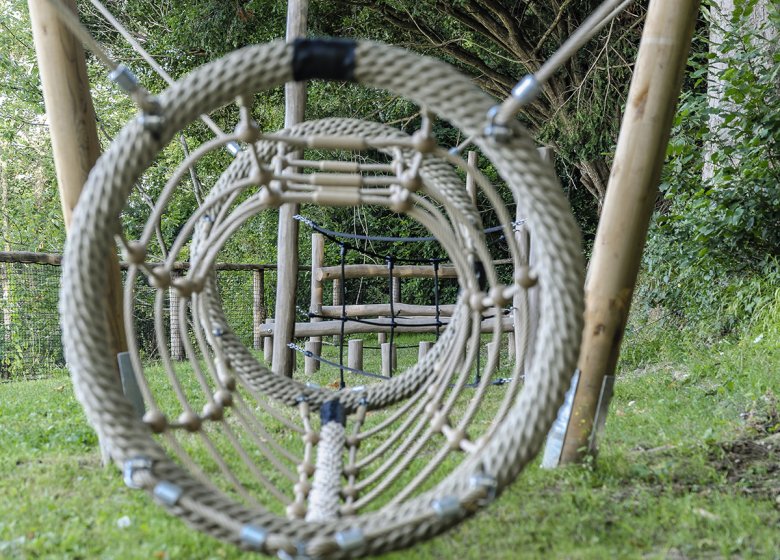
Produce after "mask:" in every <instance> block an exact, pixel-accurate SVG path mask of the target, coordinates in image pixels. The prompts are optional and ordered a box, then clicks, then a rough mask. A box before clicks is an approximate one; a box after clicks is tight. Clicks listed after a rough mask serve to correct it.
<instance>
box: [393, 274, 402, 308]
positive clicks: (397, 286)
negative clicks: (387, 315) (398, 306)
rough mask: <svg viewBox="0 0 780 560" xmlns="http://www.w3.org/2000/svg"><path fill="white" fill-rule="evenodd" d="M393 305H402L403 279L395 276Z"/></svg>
mask: <svg viewBox="0 0 780 560" xmlns="http://www.w3.org/2000/svg"><path fill="white" fill-rule="evenodd" d="M393 303H401V278H400V277H398V276H393Z"/></svg>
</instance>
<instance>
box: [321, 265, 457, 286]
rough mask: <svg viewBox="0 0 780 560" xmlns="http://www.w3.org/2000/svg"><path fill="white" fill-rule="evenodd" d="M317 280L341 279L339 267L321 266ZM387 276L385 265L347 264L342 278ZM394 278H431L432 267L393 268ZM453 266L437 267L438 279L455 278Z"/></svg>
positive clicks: (432, 274) (410, 266)
mask: <svg viewBox="0 0 780 560" xmlns="http://www.w3.org/2000/svg"><path fill="white" fill-rule="evenodd" d="M315 274H316V275H317V280H319V281H320V282H322V281H325V280H338V279H340V278H341V267H340V266H323V267H322V268H320V269H318V270H317V272H316V273H315ZM387 276H389V273H388V269H387V266H386V265H383V264H348V265H345V266H344V278H347V279H350V278H379V277H387ZM393 277H394V278H433V277H434V271H433V266H431V265H425V266H419V265H402V266H395V267H393ZM457 277H458V273H457V271H456V270H455V267H454V266H441V267H439V278H457Z"/></svg>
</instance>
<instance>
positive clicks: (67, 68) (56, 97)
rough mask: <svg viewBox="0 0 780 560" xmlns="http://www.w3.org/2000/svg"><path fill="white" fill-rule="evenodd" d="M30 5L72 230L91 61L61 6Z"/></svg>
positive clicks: (114, 322) (119, 328)
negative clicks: (62, 18) (59, 10)
mask: <svg viewBox="0 0 780 560" xmlns="http://www.w3.org/2000/svg"><path fill="white" fill-rule="evenodd" d="M62 1H63V2H64V3H65V5H66V6H67V7H68V8H69V9H71V10H73V11H74V12H75V11H76V2H75V0H62ZM28 6H29V9H30V22H31V24H32V31H33V41H34V43H35V52H36V56H37V58H38V68H39V71H40V75H41V85H42V87H43V100H44V104H45V105H46V115H47V119H48V121H49V131H50V133H51V143H52V151H53V153H54V167H55V171H56V174H57V183H58V185H59V192H60V201H61V203H62V214H63V218H64V221H65V229H66V230H67V229H68V228H69V227H70V220H71V215H72V212H73V208H75V206H76V203H77V202H78V199H79V195H80V194H81V189H82V186H83V185H84V182H85V181H86V179H87V175H88V174H89V171H90V170H91V169H92V167H93V166H94V165H95V162H96V161H97V158H98V157H99V155H100V142H99V141H98V135H97V125H96V121H95V109H94V107H93V105H92V97H91V96H90V92H89V79H88V78H87V65H86V60H85V58H84V49H83V48H82V46H81V44H80V43H79V42H78V41H77V40H76V38H75V37H73V35H72V34H71V33H70V31H68V30H67V28H66V27H65V26H64V25H63V24H62V23H61V22H60V19H59V17H58V15H57V12H56V8H54V7H53V6H51V5H50V4H49V3H48V1H47V0H28ZM118 263H119V258H118V256H117V254H116V253H115V252H114V251H111V252H110V253H109V255H108V262H106V263H105V264H106V266H105V268H104V270H105V271H106V283H105V287H106V293H105V298H106V301H107V304H108V305H107V309H108V312H107V314H106V317H105V321H106V328H107V330H108V333H109V339H110V344H111V348H110V351H111V353H112V354H114V355H116V356H118V355H119V353H120V352H125V351H127V340H126V338H125V328H124V321H123V318H122V317H123V314H122V278H121V275H120V272H119V264H118ZM114 365H115V370H116V371H115V373H116V379H117V383H120V382H121V381H120V374H119V364H118V362H115V364H114ZM98 436H100V434H98ZM101 453H102V456H103V457H102V458H103V462H104V464H105V463H108V461H109V460H110V457H109V452H108V450H107V448H106V447H104V446H103V445H102V444H101Z"/></svg>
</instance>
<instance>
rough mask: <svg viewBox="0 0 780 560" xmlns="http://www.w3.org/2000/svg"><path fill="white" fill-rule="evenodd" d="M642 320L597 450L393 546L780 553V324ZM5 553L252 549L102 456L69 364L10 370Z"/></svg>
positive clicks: (5, 417) (530, 475) (4, 413)
mask: <svg viewBox="0 0 780 560" xmlns="http://www.w3.org/2000/svg"><path fill="white" fill-rule="evenodd" d="M777 325H778V322H777V321H766V322H765V323H764V324H763V326H760V325H759V326H756V327H755V328H754V329H753V330H752V331H751V332H750V333H748V334H746V335H745V336H744V338H742V339H740V340H730V341H720V342H717V343H713V344H703V343H695V342H692V341H690V340H688V338H686V337H685V336H682V335H678V334H677V333H669V332H665V331H662V330H660V329H659V330H652V329H645V330H635V332H634V333H633V334H629V338H628V340H627V343H626V346H625V351H624V356H623V359H622V361H621V367H620V372H619V377H618V381H617V383H616V388H615V398H614V400H613V403H612V408H611V414H610V417H609V419H608V422H607V427H606V432H605V433H604V435H603V438H602V440H601V454H600V456H599V457H598V461H597V462H596V463H595V464H590V465H584V466H574V467H567V468H563V469H558V470H555V471H543V470H541V469H539V468H538V467H537V466H535V465H532V466H531V467H529V468H528V469H526V471H525V472H524V473H523V475H522V476H521V477H520V479H519V480H518V481H517V483H516V484H515V485H514V486H513V487H512V488H511V489H510V490H509V491H507V492H506V493H504V494H503V495H502V496H501V498H500V499H499V500H497V501H496V502H495V503H494V504H492V505H491V506H490V507H489V508H487V509H486V510H485V511H483V512H482V513H481V514H479V515H478V516H477V517H476V518H474V519H472V520H470V521H468V522H467V523H465V524H463V525H461V526H460V527H458V528H456V529H454V530H453V531H452V532H450V533H448V534H446V535H444V536H441V537H439V538H437V539H435V540H433V541H431V542H428V543H425V544H423V545H420V546H417V547H416V548H414V549H413V550H411V551H401V552H397V553H394V554H391V555H388V556H387V558H393V559H400V558H431V559H438V558H459V559H472V558H473V559H477V558H485V557H487V558H519V557H521V558H594V559H595V558H606V557H614V558H780V435H778V432H780V417H779V416H778V404H777V401H776V397H775V396H776V395H780V375H778V373H780V372H778V369H780V336H779V335H778V332H779V331H780V329H779V328H778V327H777ZM0 449H2V452H1V453H0V558H14V559H15V558H68V559H77V558H83V559H91V558H117V559H141V558H152V559H154V558H158V559H166V558H243V557H245V556H246V557H249V555H245V554H243V553H241V552H240V551H238V550H236V549H234V548H233V547H232V546H230V545H226V544H222V543H220V542H218V541H216V540H213V539H211V538H209V537H206V536H202V535H200V534H198V533H196V532H194V531H192V530H190V529H189V528H188V527H186V526H185V525H184V524H183V523H182V522H181V521H179V520H178V519H176V518H174V517H171V516H169V515H168V514H167V513H165V512H164V510H162V509H161V508H159V507H158V506H156V505H155V504H154V503H153V502H152V500H151V499H149V498H148V497H147V496H146V494H144V493H139V492H136V491H131V490H129V489H127V488H126V487H125V486H124V485H123V483H122V480H121V476H120V474H119V473H118V472H117V471H116V470H115V469H113V468H109V469H104V468H102V467H101V466H100V462H99V458H98V450H97V441H96V438H95V436H94V434H93V432H92V431H91V429H90V428H89V427H88V425H87V423H86V421H85V418H84V415H83V413H82V411H81V409H80V407H79V405H78V403H77V402H76V401H75V399H74V396H73V391H72V388H71V385H70V382H69V379H68V377H67V375H66V374H65V373H60V374H58V375H56V376H54V377H51V378H47V379H42V380H37V381H19V382H9V383H3V384H0Z"/></svg>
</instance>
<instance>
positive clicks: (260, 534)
mask: <svg viewBox="0 0 780 560" xmlns="http://www.w3.org/2000/svg"><path fill="white" fill-rule="evenodd" d="M239 538H240V539H241V542H242V543H243V544H244V545H246V547H247V548H249V549H251V550H258V551H259V550H262V549H263V547H264V546H265V541H266V539H267V538H268V531H266V530H265V529H263V528H262V527H258V526H257V525H244V526H243V527H241V533H240V534H239Z"/></svg>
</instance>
